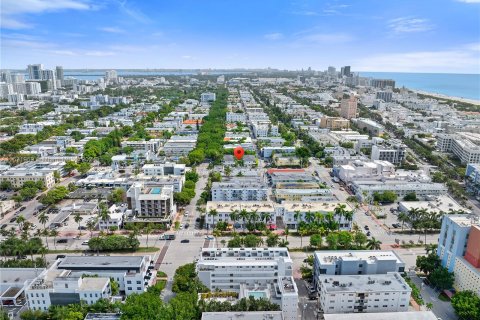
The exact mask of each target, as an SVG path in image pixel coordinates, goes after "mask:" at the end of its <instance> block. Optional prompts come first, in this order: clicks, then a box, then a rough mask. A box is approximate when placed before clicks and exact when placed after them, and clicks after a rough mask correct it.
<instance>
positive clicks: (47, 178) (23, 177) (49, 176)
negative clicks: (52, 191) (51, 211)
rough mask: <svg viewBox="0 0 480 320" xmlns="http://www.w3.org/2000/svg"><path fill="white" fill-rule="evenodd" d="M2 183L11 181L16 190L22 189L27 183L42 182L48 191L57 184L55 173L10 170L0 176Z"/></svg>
mask: <svg viewBox="0 0 480 320" xmlns="http://www.w3.org/2000/svg"><path fill="white" fill-rule="evenodd" d="M0 181H9V182H10V183H11V184H12V187H14V188H21V187H22V185H23V184H24V183H25V182H27V181H35V182H37V181H41V182H43V185H44V186H45V187H46V188H47V189H48V188H51V187H52V186H53V185H54V184H55V178H54V176H53V172H34V171H30V170H28V171H23V170H15V171H12V170H9V171H6V172H4V173H2V174H1V175H0Z"/></svg>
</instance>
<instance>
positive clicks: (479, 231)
mask: <svg viewBox="0 0 480 320" xmlns="http://www.w3.org/2000/svg"><path fill="white" fill-rule="evenodd" d="M453 273H454V275H455V282H454V284H453V287H454V288H455V289H456V290H457V291H465V290H470V291H473V292H475V293H476V294H477V296H479V297H480V225H474V226H472V227H471V228H470V233H469V236H468V240H467V249H466V251H465V256H464V257H456V260H455V267H454V269H453Z"/></svg>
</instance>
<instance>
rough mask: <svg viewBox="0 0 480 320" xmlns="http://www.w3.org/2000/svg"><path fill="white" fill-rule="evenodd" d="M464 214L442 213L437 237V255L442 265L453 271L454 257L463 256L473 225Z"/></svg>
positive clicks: (470, 219) (469, 218)
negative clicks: (440, 226)
mask: <svg viewBox="0 0 480 320" xmlns="http://www.w3.org/2000/svg"><path fill="white" fill-rule="evenodd" d="M473 224H474V223H473V221H472V218H471V217H470V216H469V215H466V214H453V215H444V216H443V220H442V229H441V230H440V237H439V239H438V248H437V255H438V256H439V257H440V261H441V263H442V266H444V267H445V268H447V269H448V271H450V272H453V269H454V267H455V258H456V257H463V256H464V255H465V253H466V250H467V239H468V235H469V233H470V228H471V227H472V225H473Z"/></svg>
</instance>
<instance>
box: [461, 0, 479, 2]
mask: <svg viewBox="0 0 480 320" xmlns="http://www.w3.org/2000/svg"><path fill="white" fill-rule="evenodd" d="M457 1H458V2H463V3H480V0H457Z"/></svg>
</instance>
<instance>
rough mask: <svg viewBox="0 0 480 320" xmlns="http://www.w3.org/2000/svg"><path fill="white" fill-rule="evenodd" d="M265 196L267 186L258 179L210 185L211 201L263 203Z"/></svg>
mask: <svg viewBox="0 0 480 320" xmlns="http://www.w3.org/2000/svg"><path fill="white" fill-rule="evenodd" d="M267 194H268V187H267V185H266V184H265V183H263V182H261V181H259V180H258V179H249V180H233V181H230V182H214V183H213V184H212V200H213V201H264V200H267Z"/></svg>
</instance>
